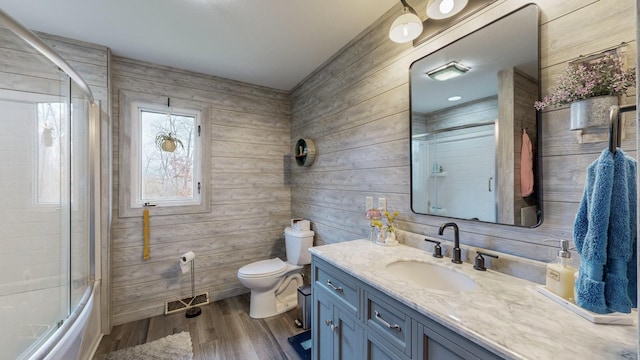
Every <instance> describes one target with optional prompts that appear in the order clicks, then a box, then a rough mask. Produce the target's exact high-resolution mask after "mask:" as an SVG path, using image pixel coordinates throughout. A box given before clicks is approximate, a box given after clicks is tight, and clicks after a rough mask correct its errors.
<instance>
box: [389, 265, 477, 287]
mask: <svg viewBox="0 0 640 360" xmlns="http://www.w3.org/2000/svg"><path fill="white" fill-rule="evenodd" d="M386 271H387V272H388V273H390V274H393V275H395V276H398V277H399V278H402V279H403V280H408V281H411V282H413V283H415V284H416V285H418V286H421V287H424V288H427V289H431V290H439V291H469V290H473V289H474V288H475V287H476V282H475V281H473V280H472V279H471V278H470V277H468V276H467V275H465V274H462V273H459V272H457V271H454V270H451V269H449V268H446V267H443V266H439V265H435V264H430V263H426V262H420V261H396V262H393V263H391V264H389V265H387V268H386Z"/></svg>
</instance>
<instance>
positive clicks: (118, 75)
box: [112, 57, 291, 325]
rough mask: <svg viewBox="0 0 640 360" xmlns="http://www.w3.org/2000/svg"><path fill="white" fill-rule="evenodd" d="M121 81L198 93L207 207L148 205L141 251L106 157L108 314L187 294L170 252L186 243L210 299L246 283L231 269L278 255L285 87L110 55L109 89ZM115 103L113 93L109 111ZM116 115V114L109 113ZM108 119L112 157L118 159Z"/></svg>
mask: <svg viewBox="0 0 640 360" xmlns="http://www.w3.org/2000/svg"><path fill="white" fill-rule="evenodd" d="M121 91H135V92H141V93H146V94H149V95H155V96H168V97H177V98H182V99H189V100H190V101H192V102H198V103H201V104H203V106H206V107H207V108H208V112H209V119H208V121H209V123H208V126H209V139H208V141H209V144H208V145H209V152H210V157H211V158H210V163H209V166H208V168H209V171H210V181H209V184H205V186H207V187H208V189H209V190H210V192H211V196H210V203H211V211H210V212H208V213H201V214H185V215H165V216H161V215H154V209H151V210H150V213H151V217H150V223H151V225H150V234H151V236H150V253H151V258H150V259H149V260H147V261H144V260H143V259H142V248H143V239H142V218H141V217H133V218H119V217H118V216H117V214H118V212H117V203H118V191H117V189H118V182H119V180H120V179H119V177H118V175H119V174H120V171H119V170H120V168H119V166H128V165H129V164H127V163H126V159H123V160H122V161H124V162H125V163H123V164H120V163H119V162H114V222H113V227H112V239H113V240H112V246H113V249H112V259H113V265H112V269H113V299H112V301H113V308H114V312H113V321H114V324H116V325H117V324H122V323H125V322H129V321H133V320H138V319H143V318H145V317H149V316H152V315H158V314H161V313H163V311H164V304H165V302H167V301H173V300H176V299H179V298H181V297H184V296H189V295H190V294H191V289H190V275H188V274H187V275H183V274H182V272H181V271H180V269H179V266H178V257H179V255H181V254H182V253H184V252H186V251H194V252H195V253H196V260H195V264H196V292H204V291H208V292H209V295H210V297H211V298H212V299H221V298H224V297H227V296H232V295H237V294H240V293H243V292H246V291H247V289H246V288H244V287H243V286H242V285H241V284H240V283H239V281H238V280H237V277H236V272H237V270H238V268H240V267H241V266H243V265H246V264H248V263H250V262H253V261H256V260H261V259H267V258H272V257H275V256H280V257H282V258H283V259H284V236H283V232H284V228H285V227H286V226H287V224H288V223H289V219H290V218H291V205H290V204H291V194H290V188H289V184H288V181H289V180H288V178H289V175H288V173H289V157H290V156H291V151H290V149H291V148H290V146H289V139H290V134H289V129H290V121H289V119H290V115H289V112H290V110H289V109H290V104H289V95H288V94H287V93H286V92H283V91H279V90H272V89H268V88H264V87H260V86H252V85H248V84H244V83H240V82H235V81H231V80H227V79H221V78H217V77H214V76H208V75H203V74H196V73H191V72H188V71H184V70H179V69H173V68H168V67H163V66H158V65H153V64H148V63H144V62H140V61H136V60H132V59H126V58H121V57H114V59H113V94H112V96H113V99H118V94H119V92H121ZM119 106H121V104H118V103H114V105H113V114H116V115H115V116H116V117H117V114H119ZM114 124H118V119H114ZM117 135H118V130H117V129H114V147H113V148H114V152H113V158H114V159H118V152H117V151H118V150H117V149H118V140H119V139H118V136H117Z"/></svg>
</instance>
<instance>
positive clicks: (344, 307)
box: [311, 256, 502, 360]
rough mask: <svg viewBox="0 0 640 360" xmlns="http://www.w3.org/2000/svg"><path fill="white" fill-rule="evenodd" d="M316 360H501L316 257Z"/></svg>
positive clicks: (314, 312) (313, 313) (314, 270)
mask: <svg viewBox="0 0 640 360" xmlns="http://www.w3.org/2000/svg"><path fill="white" fill-rule="evenodd" d="M311 276H312V279H313V281H312V291H311V298H312V303H313V309H312V315H311V324H312V331H311V334H312V335H311V336H312V343H313V346H312V349H313V351H312V353H313V357H312V358H313V359H314V360H324V359H345V360H351V359H357V360H360V359H372V360H410V359H422V360H459V359H463V360H498V359H502V358H501V357H499V356H497V355H495V354H493V353H492V352H490V351H488V350H487V349H485V348H483V347H482V346H480V345H478V344H476V343H474V342H473V341H470V340H468V339H467V338H465V337H463V336H461V335H459V334H458V333H456V332H455V331H453V330H450V329H449V328H447V327H446V326H444V325H442V324H440V323H438V322H436V321H434V320H432V319H431V318H429V317H428V316H427V315H425V314H422V313H420V312H417V311H415V310H413V309H411V308H409V307H408V306H406V305H404V304H402V303H400V302H399V301H398V300H395V299H393V298H392V297H390V296H388V295H386V294H385V293H384V292H383V291H380V290H378V289H377V288H374V287H372V286H370V285H368V284H366V283H364V282H363V281H360V280H358V279H356V278H355V277H353V276H351V275H349V274H347V273H345V272H344V271H342V270H340V269H338V268H337V267H335V266H333V265H331V264H329V263H327V262H325V261H324V260H322V259H320V258H318V257H316V256H313V258H312V266H311Z"/></svg>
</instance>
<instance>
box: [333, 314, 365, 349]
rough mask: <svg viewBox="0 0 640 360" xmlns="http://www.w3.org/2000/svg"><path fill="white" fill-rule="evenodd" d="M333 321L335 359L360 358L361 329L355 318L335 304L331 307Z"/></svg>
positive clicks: (361, 345)
mask: <svg viewBox="0 0 640 360" xmlns="http://www.w3.org/2000/svg"><path fill="white" fill-rule="evenodd" d="M333 312H334V316H335V323H336V324H337V325H338V327H337V328H336V329H335V336H336V337H335V338H334V340H335V343H334V345H333V346H334V350H335V351H336V357H335V359H340V360H352V359H362V358H363V356H362V354H363V351H364V349H363V344H364V341H363V337H362V334H363V330H362V327H361V326H360V324H358V322H357V320H356V319H355V318H354V317H353V316H351V315H349V314H348V313H347V312H345V311H344V310H342V309H340V308H339V307H337V306H334V308H333Z"/></svg>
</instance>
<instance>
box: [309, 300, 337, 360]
mask: <svg viewBox="0 0 640 360" xmlns="http://www.w3.org/2000/svg"><path fill="white" fill-rule="evenodd" d="M312 297H313V298H314V304H313V314H312V320H311V324H312V330H311V336H312V337H313V339H312V344H313V345H312V346H311V351H312V352H313V359H316V360H325V359H333V357H334V351H333V329H334V328H332V327H331V325H332V324H333V323H334V319H333V304H332V303H331V301H330V300H329V299H330V298H329V297H328V296H327V295H326V294H324V293H323V292H322V291H321V290H320V289H314V291H313V294H312ZM334 326H335V325H334ZM316 344H317V345H316Z"/></svg>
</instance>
